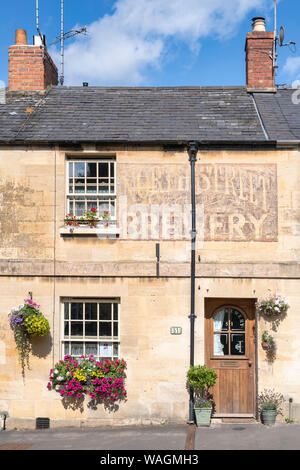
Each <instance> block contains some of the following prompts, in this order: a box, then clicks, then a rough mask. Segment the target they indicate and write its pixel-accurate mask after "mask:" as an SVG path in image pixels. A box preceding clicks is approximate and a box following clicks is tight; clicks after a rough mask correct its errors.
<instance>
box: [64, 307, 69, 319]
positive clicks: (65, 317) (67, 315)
mask: <svg viewBox="0 0 300 470" xmlns="http://www.w3.org/2000/svg"><path fill="white" fill-rule="evenodd" d="M64 311H65V315H64V319H65V320H68V318H69V304H65V305H64Z"/></svg>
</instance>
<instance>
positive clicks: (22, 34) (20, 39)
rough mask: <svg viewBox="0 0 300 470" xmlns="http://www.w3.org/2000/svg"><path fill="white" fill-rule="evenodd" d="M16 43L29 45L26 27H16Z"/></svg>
mask: <svg viewBox="0 0 300 470" xmlns="http://www.w3.org/2000/svg"><path fill="white" fill-rule="evenodd" d="M15 44H16V46H26V45H27V34H26V31H25V29H16V34H15Z"/></svg>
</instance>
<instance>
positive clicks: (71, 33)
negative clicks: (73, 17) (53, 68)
mask: <svg viewBox="0 0 300 470" xmlns="http://www.w3.org/2000/svg"><path fill="white" fill-rule="evenodd" d="M60 12H61V13H60V21H61V27H60V35H59V36H56V40H55V41H53V42H51V43H50V46H52V45H54V44H57V43H59V42H60V79H59V81H60V84H61V85H63V84H64V80H65V72H64V69H65V57H64V56H65V54H64V42H65V40H66V39H69V38H72V37H74V36H77V35H78V34H87V28H86V26H84V27H83V28H80V29H71V30H70V31H67V32H65V31H64V0H61V1H60ZM36 28H37V32H38V34H39V38H40V42H41V44H43V45H46V41H45V36H42V35H41V32H40V28H39V0H36Z"/></svg>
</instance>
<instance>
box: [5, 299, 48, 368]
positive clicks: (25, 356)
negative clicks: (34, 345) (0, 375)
mask: <svg viewBox="0 0 300 470" xmlns="http://www.w3.org/2000/svg"><path fill="white" fill-rule="evenodd" d="M39 308H40V305H38V304H37V303H35V302H33V301H32V299H25V300H24V304H22V305H19V306H18V307H13V308H12V309H11V311H10V312H8V316H9V322H10V326H11V328H12V330H13V332H14V336H15V342H16V346H17V349H18V353H19V361H20V363H21V366H22V373H23V375H24V369H25V366H26V365H27V367H29V354H30V351H31V341H30V338H31V337H32V336H45V335H47V334H48V333H49V331H50V325H49V322H48V320H47V319H46V318H45V317H44V315H43V314H42V312H40V310H39Z"/></svg>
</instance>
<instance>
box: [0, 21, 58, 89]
mask: <svg viewBox="0 0 300 470" xmlns="http://www.w3.org/2000/svg"><path fill="white" fill-rule="evenodd" d="M8 53H9V73H8V88H9V90H12V91H40V90H45V89H46V88H47V87H48V86H49V85H57V83H58V71H57V67H56V65H55V64H54V62H53V60H52V59H51V57H50V55H49V54H48V52H47V49H46V46H45V45H43V44H41V43H40V44H38V45H32V46H31V45H28V44H27V34H26V31H25V30H24V29H17V30H16V35H15V45H13V46H10V47H9V50H8Z"/></svg>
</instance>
